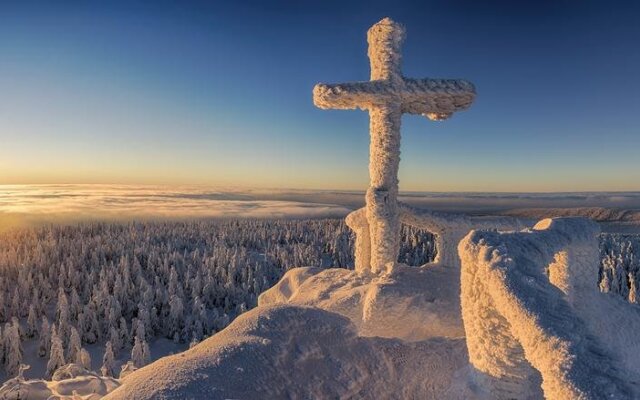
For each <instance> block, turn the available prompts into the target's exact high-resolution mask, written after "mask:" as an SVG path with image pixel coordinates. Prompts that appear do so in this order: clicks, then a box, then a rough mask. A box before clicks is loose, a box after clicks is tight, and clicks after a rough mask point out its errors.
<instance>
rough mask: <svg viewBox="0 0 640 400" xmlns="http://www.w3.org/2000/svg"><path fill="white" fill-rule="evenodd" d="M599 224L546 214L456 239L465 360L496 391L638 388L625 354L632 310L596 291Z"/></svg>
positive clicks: (633, 341) (549, 393)
mask: <svg viewBox="0 0 640 400" xmlns="http://www.w3.org/2000/svg"><path fill="white" fill-rule="evenodd" d="M597 233H598V227H597V225H596V224H595V223H593V222H591V221H589V220H586V219H581V218H563V219H547V220H543V221H540V222H539V223H538V224H537V225H536V226H535V227H534V228H533V229H532V230H525V231H522V232H513V233H499V232H487V231H484V232H483V231H472V232H471V233H469V235H468V236H467V237H465V239H464V240H463V241H462V242H461V243H460V245H459V251H460V255H461V258H462V275H461V289H462V294H461V304H462V317H463V320H464V325H465V332H466V342H467V348H468V350H469V359H470V362H471V364H472V365H473V366H474V368H475V369H476V371H477V373H476V374H475V379H476V381H477V383H478V384H479V386H481V387H484V388H485V389H486V390H488V391H489V392H490V393H491V394H492V395H493V396H495V397H496V398H498V399H514V398H516V399H528V398H540V397H542V393H540V390H542V391H543V392H544V397H545V398H547V399H603V398H615V399H630V398H635V396H637V395H638V393H634V390H637V388H638V384H639V383H640V380H638V376H639V375H638V362H637V360H632V359H631V358H629V357H624V353H625V352H626V353H635V354H637V350H638V346H639V344H640V340H638V339H637V337H635V336H634V335H633V332H637V329H638V328H640V315H639V314H638V313H637V310H635V309H631V307H634V306H631V305H629V304H628V303H625V302H623V301H619V300H618V299H614V298H612V297H610V296H607V295H606V294H602V293H600V292H599V291H598V288H597V286H596V285H595V282H597V274H598V253H597V242H596V235H597ZM625 312H626V313H629V312H630V313H631V315H628V314H627V317H626V318H621V319H616V318H620V316H621V314H622V313H625ZM634 316H638V318H634ZM629 319H630V320H631V321H629V322H626V323H625V325H627V326H624V327H622V329H621V327H620V326H619V325H618V323H617V322H616V323H614V321H620V322H621V321H624V320H629ZM608 323H612V324H611V325H608ZM633 329H635V330H633ZM613 330H615V331H616V332H613ZM631 349H633V350H631ZM540 388H541V389H540Z"/></svg>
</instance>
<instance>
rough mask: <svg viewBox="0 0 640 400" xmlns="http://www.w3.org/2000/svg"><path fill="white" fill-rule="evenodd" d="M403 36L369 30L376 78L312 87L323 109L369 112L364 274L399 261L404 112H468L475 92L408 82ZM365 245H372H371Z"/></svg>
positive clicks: (384, 27)
mask: <svg viewBox="0 0 640 400" xmlns="http://www.w3.org/2000/svg"><path fill="white" fill-rule="evenodd" d="M404 38H405V29H404V27H403V26H402V25H400V24H398V23H396V22H394V21H392V20H391V19H389V18H384V19H383V20H382V21H380V22H378V23H377V24H375V25H373V26H372V27H371V28H370V29H369V31H368V32H367V41H368V43H369V50H368V54H369V60H370V63H371V80H370V81H369V82H357V83H346V84H331V85H327V84H318V85H316V86H315V87H314V89H313V101H314V103H315V105H316V106H318V107H320V108H324V109H328V108H337V109H354V108H361V109H363V110H367V111H369V132H370V134H371V144H370V147H369V178H370V181H371V182H370V185H369V189H368V190H367V194H366V204H367V205H366V219H367V229H368V231H369V232H368V235H359V238H358V241H359V245H360V249H359V250H357V255H358V257H359V260H358V261H357V263H358V266H359V268H358V271H361V272H364V270H365V269H366V270H369V269H370V270H371V271H372V272H374V273H380V272H384V271H389V270H390V269H392V268H393V266H394V265H395V263H396V260H397V259H398V251H399V248H400V211H399V205H398V168H399V166H400V123H401V117H402V114H403V113H410V114H421V115H425V116H427V117H428V118H430V119H432V120H442V119H446V118H447V117H449V116H450V115H451V114H453V113H454V112H456V111H460V110H464V109H466V108H468V107H469V106H470V105H471V103H472V102H473V99H474V98H475V88H474V87H473V84H471V83H470V82H467V81H463V80H453V79H448V80H445V79H419V80H416V79H406V78H404V77H403V76H402V71H401V60H402V53H401V46H402V42H403V41H404ZM360 225H361V226H362V225H363V224H360ZM359 232H360V230H359ZM365 241H368V242H370V245H369V246H367V245H366V244H365V243H364V242H365ZM365 257H366V258H365Z"/></svg>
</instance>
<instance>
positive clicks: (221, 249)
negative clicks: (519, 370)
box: [0, 219, 640, 378]
mask: <svg viewBox="0 0 640 400" xmlns="http://www.w3.org/2000/svg"><path fill="white" fill-rule="evenodd" d="M433 239H434V238H433V236H432V235H431V234H429V233H428V232H424V231H419V230H416V229H413V228H409V227H403V231H402V242H401V243H402V247H401V252H400V261H401V262H403V263H406V264H409V265H422V264H424V263H426V262H428V261H430V260H432V259H433V258H434V256H435V246H434V240H433ZM353 241H354V236H353V234H352V233H351V231H350V230H349V229H348V228H347V227H346V225H345V224H344V222H343V220H337V219H323V220H210V221H187V222H184V221H183V222H145V223H128V224H107V223H92V224H81V225H73V226H46V227H38V228H29V229H20V230H13V231H9V232H5V233H2V234H0V322H2V327H1V328H0V335H1V338H2V340H0V361H1V362H2V366H3V368H2V369H3V372H4V377H5V378H9V377H12V376H15V375H16V374H17V373H18V372H19V367H20V364H22V363H26V364H30V363H31V364H33V363H40V364H42V365H43V367H42V368H41V369H39V370H38V369H34V371H33V372H34V373H36V374H37V372H36V371H41V372H40V373H41V374H43V375H45V377H47V378H49V377H51V375H52V374H53V373H54V372H55V370H56V369H57V368H59V367H60V366H63V365H65V364H68V363H72V362H73V363H77V364H79V365H82V366H84V367H86V368H87V369H90V370H95V371H98V372H100V373H102V374H103V375H107V376H116V377H117V376H118V375H119V372H120V366H121V365H123V364H125V363H126V362H127V361H129V360H130V363H129V366H128V367H132V366H133V367H140V366H142V365H144V364H146V363H148V362H150V361H151V360H152V359H153V358H155V357H152V353H153V351H152V349H153V346H154V344H157V343H158V342H161V341H163V343H175V344H176V346H178V347H176V348H181V349H184V348H185V347H186V346H188V345H190V344H194V343H197V342H199V341H201V340H202V339H203V338H205V337H207V336H210V335H211V334H213V333H215V332H217V331H219V330H221V329H223V328H224V327H225V326H227V325H228V324H229V322H230V321H231V320H233V319H234V318H235V317H236V316H237V315H239V314H240V313H242V312H244V311H246V310H247V309H250V308H252V307H254V306H255V305H256V303H257V297H258V295H259V294H260V293H261V292H263V291H264V290H266V289H267V288H269V287H270V286H271V285H273V284H274V283H276V282H277V281H278V280H279V279H280V277H281V276H282V275H283V274H284V272H286V271H287V270H288V269H290V268H293V267H299V266H322V267H344V268H352V267H353V263H354V260H353ZM601 250H602V255H603V258H602V265H603V268H602V273H601V276H602V280H601V282H600V287H601V289H602V290H603V291H609V292H611V293H617V294H619V295H621V296H624V297H625V298H628V299H629V300H630V301H633V302H636V301H637V299H636V287H637V286H636V285H637V283H638V278H639V276H638V270H639V269H640V266H639V260H638V257H637V256H636V254H638V252H640V236H635V235H624V236H623V235H603V236H602V239H601ZM179 346H182V347H179ZM98 348H99V349H100V350H99V351H96V350H95V349H98ZM91 349H93V351H89V350H91ZM92 355H93V357H94V359H93V360H91V358H92ZM96 355H97V356H96ZM34 360H35V361H34ZM32 377H36V376H33V374H32Z"/></svg>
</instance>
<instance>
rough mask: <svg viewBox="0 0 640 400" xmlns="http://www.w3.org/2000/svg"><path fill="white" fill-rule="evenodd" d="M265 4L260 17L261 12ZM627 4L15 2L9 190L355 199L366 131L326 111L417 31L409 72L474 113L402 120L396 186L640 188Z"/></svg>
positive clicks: (407, 52) (1, 75) (8, 91)
mask: <svg viewBox="0 0 640 400" xmlns="http://www.w3.org/2000/svg"><path fill="white" fill-rule="evenodd" d="M265 3H268V4H265ZM639 11H640V6H638V5H635V4H634V3H633V2H631V1H617V2H615V3H611V2H606V1H580V2H578V1H535V2H534V1H521V2H512V1H487V2H474V1H457V0H453V1H451V0H449V1H424V2H415V4H413V3H411V2H400V1H395V2H390V1H386V2H375V1H374V2H361V3H358V2H338V1H325V2H251V1H249V2H204V3H197V2H146V3H145V2H126V3H125V2H123V3H117V2H109V3H108V4H107V3H106V2H75V1H74V2H68V3H64V2H58V3H57V4H55V5H54V4H50V3H37V2H28V1H27V2H11V1H8V2H3V3H2V4H1V5H0V55H1V56H0V184H2V183H8V184H12V183H13V184H15V183H135V184H211V185H239V186H248V187H280V188H327V189H362V188H364V187H366V186H367V183H368V177H367V162H368V118H367V115H366V113H364V112H361V111H323V110H319V109H316V108H314V106H313V104H312V100H311V90H312V88H313V85H314V84H315V83H318V82H346V81H355V80H366V79H367V78H368V75H369V66H368V60H367V58H366V40H365V32H366V30H367V28H368V27H369V26H370V25H371V24H373V23H375V22H376V21H378V20H379V19H381V18H382V17H384V16H390V17H392V18H394V19H396V20H397V21H399V22H402V23H404V24H405V25H406V28H407V32H408V38H407V41H406V43H405V46H404V71H405V75H406V76H409V77H415V78H420V77H437V78H440V77H442V78H449V77H451V78H455V77H461V78H466V79H469V80H471V81H473V82H474V83H475V84H476V87H477V90H478V97H477V100H476V103H475V104H474V105H473V107H472V108H471V109H470V110H469V111H466V112H464V113H459V114H457V115H455V116H454V117H453V118H452V119H451V120H448V121H445V122H442V123H434V122H430V121H428V120H426V119H424V118H421V117H415V116H406V117H404V118H403V131H402V134H403V138H402V163H401V175H400V180H401V189H403V190H429V191H581V190H589V191H593V190H607V191H612V190H640V157H638V150H639V149H640V129H639V128H640V119H639V118H638V111H640V76H639V75H638V73H637V71H640V51H639V50H638V43H640V25H639V24H637V21H636V19H637V15H638V12H639Z"/></svg>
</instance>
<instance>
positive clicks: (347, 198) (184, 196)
mask: <svg viewBox="0 0 640 400" xmlns="http://www.w3.org/2000/svg"><path fill="white" fill-rule="evenodd" d="M401 201H404V202H406V203H410V204H412V205H414V206H417V207H423V208H430V209H435V210H440V211H451V212H464V213H469V214H474V215H484V214H500V213H512V212H513V210H523V209H537V210H540V209H559V208H577V207H581V208H587V207H603V208H612V209H621V210H640V192H616V193H604V192H594V193H422V192H405V193H403V194H402V195H401ZM363 204H364V192H360V191H328V190H282V189H278V190H266V189H240V188H221V187H216V188H211V187H202V186H181V187H168V186H134V185H0V229H2V228H7V227H11V226H16V225H30V224H39V223H59V222H79V221H88V220H131V219H181V218H189V219H191V218H233V217H248V218H302V217H308V218H322V217H343V216H345V215H346V214H347V213H348V212H349V211H351V210H354V209H356V208H359V207H361V206H362V205H363Z"/></svg>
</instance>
